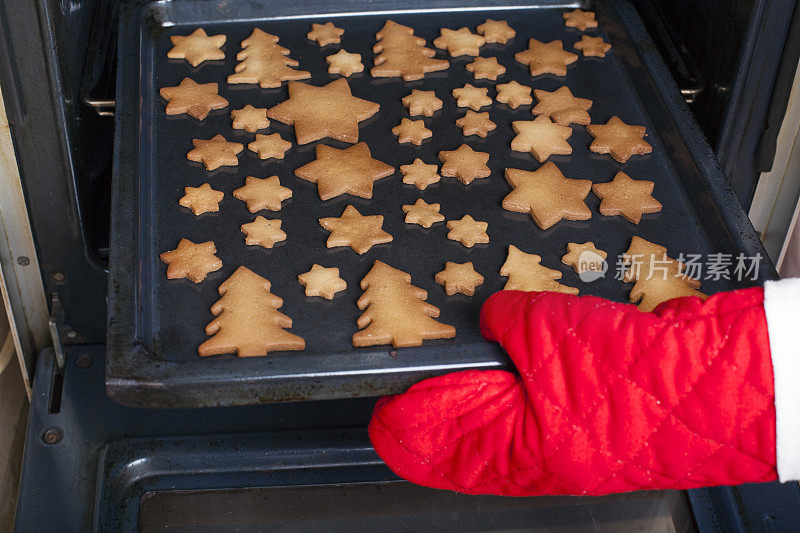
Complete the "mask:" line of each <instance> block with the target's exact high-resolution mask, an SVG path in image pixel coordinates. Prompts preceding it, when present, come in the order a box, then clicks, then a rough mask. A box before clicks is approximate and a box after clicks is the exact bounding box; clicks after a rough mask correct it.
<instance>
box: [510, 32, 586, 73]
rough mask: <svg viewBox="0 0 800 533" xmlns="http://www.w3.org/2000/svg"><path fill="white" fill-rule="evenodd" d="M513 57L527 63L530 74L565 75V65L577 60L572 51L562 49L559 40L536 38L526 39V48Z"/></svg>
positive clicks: (524, 63)
mask: <svg viewBox="0 0 800 533" xmlns="http://www.w3.org/2000/svg"><path fill="white" fill-rule="evenodd" d="M514 59H516V60H517V61H519V62H520V63H522V64H523V65H528V68H529V69H530V71H531V76H539V75H540V74H555V75H556V76H566V75H567V65H571V64H572V63H574V62H576V61H577V60H578V56H577V55H576V54H573V53H572V52H566V51H564V47H563V45H562V43H561V41H550V42H549V43H543V42H541V41H537V40H536V39H531V40H530V41H528V49H527V50H525V51H522V52H517V53H516V54H514Z"/></svg>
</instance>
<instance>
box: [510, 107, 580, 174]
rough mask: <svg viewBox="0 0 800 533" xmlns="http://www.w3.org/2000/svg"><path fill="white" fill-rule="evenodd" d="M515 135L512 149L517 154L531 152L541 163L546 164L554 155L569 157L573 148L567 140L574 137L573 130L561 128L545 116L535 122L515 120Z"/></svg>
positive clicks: (513, 124)
mask: <svg viewBox="0 0 800 533" xmlns="http://www.w3.org/2000/svg"><path fill="white" fill-rule="evenodd" d="M511 127H512V128H513V129H514V133H516V134H517V136H516V137H514V138H513V139H512V140H511V149H512V150H514V151H515V152H530V153H532V154H533V157H535V158H536V159H537V161H539V162H540V163H544V162H545V161H546V160H547V158H548V157H550V156H551V155H553V154H557V155H568V154H571V153H572V147H571V146H570V145H569V143H568V142H567V139H568V138H569V136H570V135H572V128H570V127H568V126H559V125H558V124H556V123H554V122H553V121H551V120H550V118H549V117H547V116H545V115H539V116H538V117H536V118H535V119H533V120H515V121H514V122H512V123H511Z"/></svg>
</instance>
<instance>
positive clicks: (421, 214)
mask: <svg viewBox="0 0 800 533" xmlns="http://www.w3.org/2000/svg"><path fill="white" fill-rule="evenodd" d="M403 212H404V213H405V214H406V224H419V225H420V226H422V227H423V228H430V227H431V226H433V225H434V224H436V223H437V222H442V221H443V220H444V215H442V214H441V213H439V204H428V203H426V202H425V201H424V200H423V199H422V198H420V199H418V200H417V201H416V202H415V203H414V204H413V205H404V206H403Z"/></svg>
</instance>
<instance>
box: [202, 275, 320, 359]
mask: <svg viewBox="0 0 800 533" xmlns="http://www.w3.org/2000/svg"><path fill="white" fill-rule="evenodd" d="M219 293H220V295H221V296H222V297H221V298H220V299H219V300H217V301H216V302H215V303H214V305H212V306H211V313H212V314H213V315H214V316H215V317H217V318H215V319H214V320H212V321H211V322H210V323H209V324H208V325H207V326H206V335H212V337H211V338H210V339H208V340H207V341H206V342H204V343H203V344H201V345H200V347H199V348H198V350H197V351H198V353H199V354H200V355H202V356H206V355H221V354H232V353H235V354H237V355H238V356H239V357H253V356H257V355H267V354H268V353H269V352H274V351H282V350H302V349H303V348H305V347H306V342H305V341H304V340H303V339H302V338H300V337H298V336H297V335H294V334H292V333H289V332H288V331H286V329H285V328H290V327H292V319H291V318H289V317H288V316H286V315H284V314H283V313H281V312H279V311H278V308H279V307H280V306H281V305H283V300H282V299H281V298H279V297H278V296H275V295H274V294H272V293H271V292H270V283H269V281H268V280H266V279H264V278H262V277H261V276H259V275H258V274H256V273H255V272H253V271H252V270H249V269H247V268H245V267H239V268H238V269H236V272H234V273H233V275H231V277H229V278H228V279H227V280H225V281H224V282H223V283H222V285H220V286H219Z"/></svg>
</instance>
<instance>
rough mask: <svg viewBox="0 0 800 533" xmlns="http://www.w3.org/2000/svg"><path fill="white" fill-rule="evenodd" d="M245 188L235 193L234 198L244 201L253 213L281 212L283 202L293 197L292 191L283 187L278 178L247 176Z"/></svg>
mask: <svg viewBox="0 0 800 533" xmlns="http://www.w3.org/2000/svg"><path fill="white" fill-rule="evenodd" d="M244 183H245V184H244V186H242V187H239V188H238V189H236V190H235V191H233V197H234V198H236V199H237V200H241V201H243V202H244V203H245V204H246V205H247V209H248V210H249V211H250V212H251V213H256V212H258V211H261V210H262V209H268V210H270V211H279V210H280V208H281V202H283V201H284V200H287V199H289V198H291V197H292V190H291V189H289V188H288V187H283V186H282V185H281V182H280V179H278V176H270V177H268V178H263V179H262V178H256V177H254V176H247V177H246V178H245V182H244Z"/></svg>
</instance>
